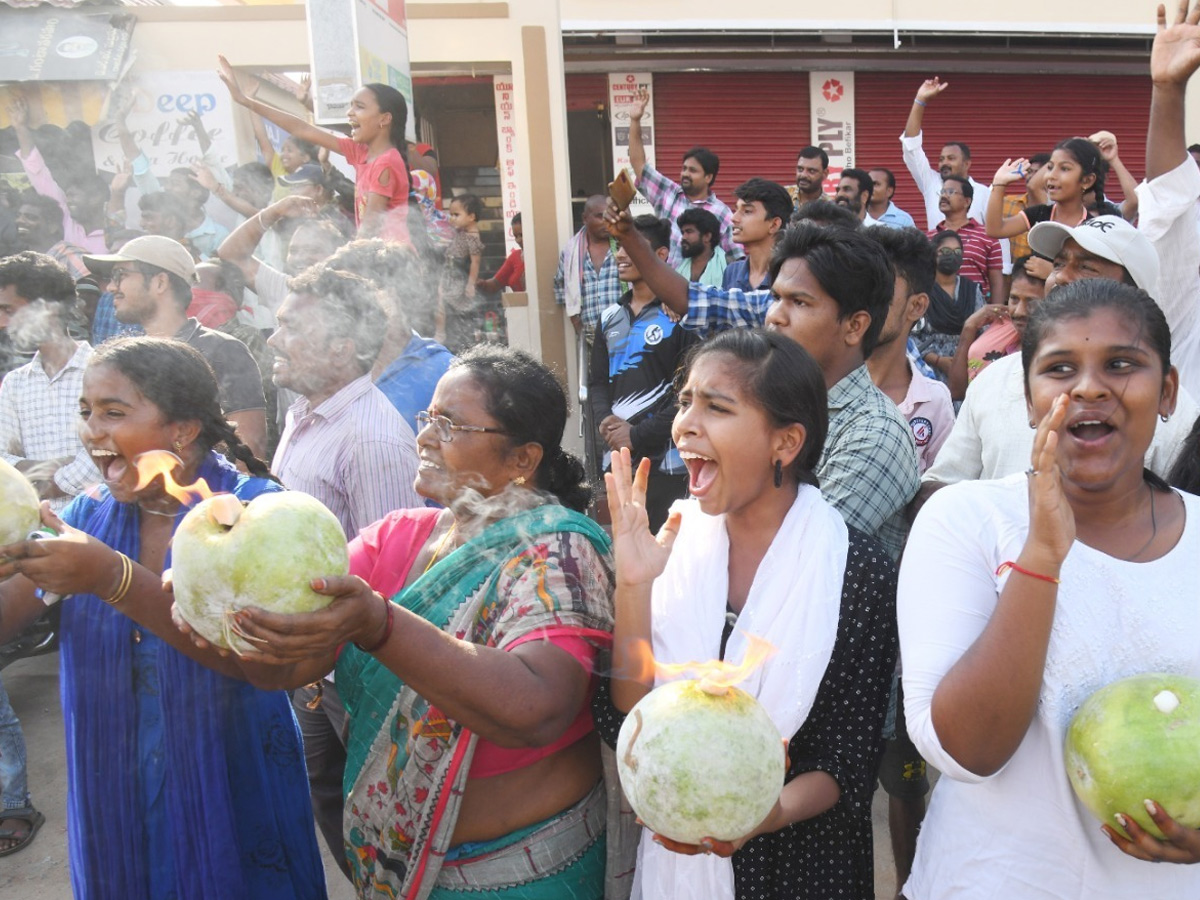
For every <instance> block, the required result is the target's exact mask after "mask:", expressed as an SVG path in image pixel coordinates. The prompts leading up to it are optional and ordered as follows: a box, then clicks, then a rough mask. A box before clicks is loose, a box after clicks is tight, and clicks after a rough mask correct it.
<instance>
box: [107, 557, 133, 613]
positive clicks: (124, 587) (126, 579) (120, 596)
mask: <svg viewBox="0 0 1200 900" xmlns="http://www.w3.org/2000/svg"><path fill="white" fill-rule="evenodd" d="M117 556H119V557H121V581H120V583H119V584H118V585H117V590H116V592H115V593H114V594H113V595H112V596H111V597H101V598H100V599H102V600H103V601H104V602H105V603H107V604H109V605H110V606H116V605H117V604H118V603H120V602H121V601H122V600H124V599H125V595H126V594H128V593H129V588H130V587H131V586H132V585H133V560H131V559H130V558H129V557H128V556H126V555H125V554H124V553H121V552H120V551H118V552H117Z"/></svg>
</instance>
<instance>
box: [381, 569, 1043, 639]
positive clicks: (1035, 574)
mask: <svg viewBox="0 0 1200 900" xmlns="http://www.w3.org/2000/svg"><path fill="white" fill-rule="evenodd" d="M1007 569H1012V570H1013V571H1014V572H1020V573H1021V574H1022V575H1028V576H1029V577H1030V578H1036V579H1037V580H1038V581H1048V582H1050V584H1062V579H1060V578H1055V577H1054V576H1053V575H1042V574H1040V573H1038V572H1031V571H1029V570H1028V569H1022V568H1021V567H1020V566H1018V565H1017V564H1016V563H1015V562H1002V563H1000V568H998V569H997V570H996V575H998V576H999V575H1003V574H1004V572H1005V570H1007ZM390 625H391V623H389V628H390Z"/></svg>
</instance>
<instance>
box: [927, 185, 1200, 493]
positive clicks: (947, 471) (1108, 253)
mask: <svg viewBox="0 0 1200 900" xmlns="http://www.w3.org/2000/svg"><path fill="white" fill-rule="evenodd" d="M1198 177H1200V173H1198ZM1192 231H1193V232H1194V231H1195V229H1194V227H1193V228H1192ZM1029 246H1030V247H1032V248H1033V250H1034V252H1036V253H1039V254H1041V255H1043V256H1047V257H1050V258H1052V259H1053V260H1054V271H1053V272H1052V273H1051V275H1050V278H1048V279H1047V281H1046V287H1047V293H1049V291H1050V289H1052V288H1053V287H1056V286H1058V285H1065V284H1070V283H1071V282H1073V281H1078V280H1080V279H1084V278H1111V279H1112V280H1113V281H1122V282H1125V283H1127V284H1132V285H1135V286H1137V287H1139V288H1141V289H1142V290H1144V291H1146V292H1147V293H1149V294H1150V295H1151V296H1152V297H1154V296H1156V295H1155V290H1156V285H1157V284H1158V283H1159V260H1158V255H1157V254H1156V253H1155V252H1154V247H1153V245H1151V243H1150V241H1149V240H1148V239H1147V238H1146V236H1145V235H1144V234H1142V233H1141V232H1140V231H1139V230H1138V229H1136V228H1134V227H1133V226H1132V225H1130V224H1129V223H1128V222H1126V221H1125V220H1124V219H1123V218H1121V217H1120V216H1097V217H1096V218H1094V219H1088V220H1087V221H1086V222H1083V223H1082V224H1080V225H1076V226H1075V227H1074V228H1070V227H1068V226H1066V225H1063V224H1061V223H1058V222H1042V223H1040V224H1038V225H1035V226H1034V227H1033V229H1032V230H1031V231H1030V232H1029ZM1191 266H1192V277H1193V278H1195V277H1196V274H1195V267H1196V257H1195V256H1193V257H1192V260H1191ZM1030 312H1031V313H1032V310H1030ZM1172 337H1174V335H1172ZM1174 356H1175V353H1174V351H1172V361H1174ZM1197 413H1200V409H1197V407H1196V403H1195V401H1194V400H1193V399H1192V397H1191V395H1190V394H1189V393H1188V392H1187V391H1186V390H1184V389H1182V388H1181V389H1180V391H1179V398H1178V402H1177V403H1176V406H1175V414H1174V415H1172V416H1171V418H1170V419H1169V420H1168V421H1166V422H1160V423H1159V424H1158V427H1157V428H1156V429H1155V432H1154V440H1153V441H1152V442H1151V444H1150V449H1149V450H1148V451H1147V453H1146V467H1147V468H1149V469H1150V470H1151V471H1153V472H1155V473H1157V474H1159V475H1161V476H1163V477H1166V475H1167V473H1168V472H1169V471H1170V468H1171V465H1172V463H1174V461H1175V457H1176V455H1177V454H1178V453H1179V450H1180V448H1181V446H1182V444H1183V439H1184V438H1185V437H1187V434H1188V432H1189V431H1190V430H1191V427H1192V423H1193V422H1195V420H1196V416H1197ZM1033 435H1034V432H1033V431H1032V430H1031V429H1030V428H1029V415H1028V411H1027V409H1026V400H1025V373H1024V369H1023V368H1022V365H1021V354H1019V353H1013V354H1010V355H1009V356H1006V357H1004V358H1003V359H998V360H996V361H995V362H993V363H992V364H991V365H989V366H988V367H987V368H986V369H984V370H983V371H982V372H980V373H979V374H978V375H977V376H976V377H975V380H974V381H973V382H971V386H970V387H969V388H968V389H967V395H966V398H965V399H964V400H963V405H962V408H961V409H960V410H959V413H958V420H957V421H956V422H955V424H954V429H953V430H952V431H951V432H950V437H949V438H948V439H947V441H946V443H945V444H944V445H942V449H941V452H940V453H939V454H938V458H937V462H935V463H934V464H933V466H932V467H931V468H930V469H929V471H927V472H926V473H925V475H924V477H923V478H922V480H921V490H920V492H919V493H918V494H917V500H916V504H917V505H918V506H919V505H920V504H923V503H924V501H925V500H927V499H928V497H929V495H931V494H932V493H934V492H935V491H936V490H938V489H939V488H942V487H945V486H946V485H947V484H954V483H955V482H958V481H970V480H974V479H988V478H1004V477H1005V476H1007V475H1012V474H1013V473H1015V472H1020V471H1023V470H1024V469H1025V468H1026V467H1027V466H1028V465H1029V455H1030V453H1031V452H1032V450H1033Z"/></svg>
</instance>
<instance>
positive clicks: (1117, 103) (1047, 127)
mask: <svg viewBox="0 0 1200 900" xmlns="http://www.w3.org/2000/svg"><path fill="white" fill-rule="evenodd" d="M947 80H948V81H949V82H950V87H949V88H948V89H947V90H946V92H945V93H943V94H941V95H940V96H939V97H938V98H937V99H936V100H934V101H932V102H931V103H930V104H929V108H928V111H927V112H926V115H925V152H926V153H927V154H928V155H929V156H930V162H931V164H933V165H935V166H936V165H937V154H938V152H939V151H940V150H941V148H942V145H943V143H944V142H945V141H951V140H958V141H963V142H965V143H966V144H967V145H968V146H969V147H970V148H971V159H972V166H971V175H972V177H974V178H975V180H976V181H981V182H983V183H984V184H990V183H991V180H992V176H993V175H994V174H995V172H996V169H997V168H999V166H1000V163H1002V162H1004V160H1005V159H1006V158H1008V157H1017V156H1029V155H1031V154H1033V153H1038V152H1047V153H1048V152H1050V150H1052V149H1053V148H1054V145H1055V144H1057V143H1058V142H1059V141H1061V140H1063V139H1064V138H1068V137H1074V136H1075V135H1082V136H1084V137H1086V136H1087V135H1089V134H1093V133H1095V132H1097V131H1101V130H1107V131H1111V132H1112V133H1113V134H1115V135H1116V136H1117V143H1118V145H1119V149H1120V154H1121V161H1122V162H1124V163H1125V165H1126V167H1127V168H1128V169H1129V171H1130V172H1131V173H1132V174H1133V176H1134V178H1136V179H1138V180H1140V179H1141V178H1142V176H1143V175H1144V174H1145V164H1146V126H1147V124H1148V120H1149V108H1150V79H1149V77H1132V76H1127V75H1124V76H1105V75H965V74H952V75H949V76H948V78H947ZM920 84H921V76H920V75H913V74H910V73H903V74H901V73H897V72H859V73H858V74H857V76H856V77H855V95H856V103H855V105H856V110H855V113H856V119H857V125H858V128H857V137H856V140H855V157H856V161H857V163H858V166H859V167H860V168H863V169H867V168H870V167H871V166H885V167H887V168H889V169H891V170H892V171H893V172H894V173H895V174H896V196H895V198H894V200H895V202H896V204H897V205H898V206H900V207H901V208H902V209H904V210H907V211H908V212H909V213H910V214H911V215H912V217H913V218H914V219H916V221H917V224H918V225H919V226H921V227H922V228H924V227H925V216H924V209H925V204H924V202H923V201H922V200H921V197H920V195H919V194H918V193H917V188H916V185H915V184H914V183H913V180H912V176H910V175H909V174H908V170H907V169H906V168H905V167H904V160H903V159H902V157H901V154H900V140H899V135H900V133H901V132H903V131H904V121H905V119H906V117H907V116H908V111H909V109H910V108H911V107H912V100H913V97H914V96H915V95H916V92H917V88H918V87H919V86H920ZM1106 194H1107V195H1108V196H1109V198H1110V199H1111V198H1114V197H1116V198H1119V197H1121V195H1122V191H1121V188H1120V185H1119V184H1118V183H1117V179H1116V177H1115V176H1110V177H1109V179H1108V183H1107V185H1106Z"/></svg>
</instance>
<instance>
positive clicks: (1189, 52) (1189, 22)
mask: <svg viewBox="0 0 1200 900" xmlns="http://www.w3.org/2000/svg"><path fill="white" fill-rule="evenodd" d="M1189 7H1190V3H1189V2H1188V0H1178V3H1177V4H1176V9H1175V16H1174V22H1173V23H1172V24H1170V25H1168V24H1167V11H1166V7H1165V6H1163V5H1162V4H1159V7H1158V34H1156V35H1155V36H1154V45H1153V47H1151V49H1150V80H1151V81H1153V82H1154V83H1155V84H1156V85H1175V86H1179V87H1182V86H1183V85H1184V84H1186V83H1187V80H1188V78H1190V77H1191V75H1192V73H1193V72H1195V71H1196V69H1197V68H1200V4H1198V5H1196V6H1195V7H1191V8H1189Z"/></svg>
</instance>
